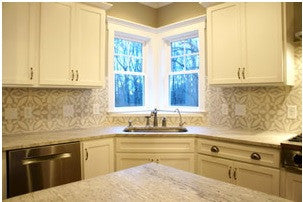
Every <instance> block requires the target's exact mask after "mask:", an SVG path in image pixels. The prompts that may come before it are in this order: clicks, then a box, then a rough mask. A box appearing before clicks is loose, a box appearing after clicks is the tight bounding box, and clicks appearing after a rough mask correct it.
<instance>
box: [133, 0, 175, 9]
mask: <svg viewBox="0 0 303 202" xmlns="http://www.w3.org/2000/svg"><path fill="white" fill-rule="evenodd" d="M138 3H140V4H143V5H145V6H148V7H151V8H154V9H158V8H161V7H163V6H166V5H169V4H172V3H173V2H138Z"/></svg>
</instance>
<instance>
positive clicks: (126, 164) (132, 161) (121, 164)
mask: <svg viewBox="0 0 303 202" xmlns="http://www.w3.org/2000/svg"><path fill="white" fill-rule="evenodd" d="M153 159H156V158H155V156H154V155H153V154H151V153H145V154H134V153H116V170H123V169H126V168H131V167H135V166H139V165H143V164H146V163H151V162H152V161H153Z"/></svg>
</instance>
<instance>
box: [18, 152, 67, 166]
mask: <svg viewBox="0 0 303 202" xmlns="http://www.w3.org/2000/svg"><path fill="white" fill-rule="evenodd" d="M71 156H72V154H71V153H62V154H51V155H46V156H39V157H34V158H27V159H24V160H22V165H31V164H35V163H42V162H45V161H54V160H59V159H66V158H70V157H71Z"/></svg>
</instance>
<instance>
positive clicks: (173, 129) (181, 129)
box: [123, 126, 187, 133]
mask: <svg viewBox="0 0 303 202" xmlns="http://www.w3.org/2000/svg"><path fill="white" fill-rule="evenodd" d="M123 131H124V132H178V133H184V132H187V128H185V127H133V126H131V127H126V128H124V130H123Z"/></svg>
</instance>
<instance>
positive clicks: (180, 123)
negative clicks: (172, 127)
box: [175, 108, 185, 127]
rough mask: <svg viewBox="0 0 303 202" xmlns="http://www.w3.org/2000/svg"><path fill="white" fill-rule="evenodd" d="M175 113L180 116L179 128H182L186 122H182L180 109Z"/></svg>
mask: <svg viewBox="0 0 303 202" xmlns="http://www.w3.org/2000/svg"><path fill="white" fill-rule="evenodd" d="M175 112H177V113H178V114H179V126H180V127H182V126H183V125H184V124H185V122H183V121H182V116H181V112H180V110H179V109H178V108H177V109H175Z"/></svg>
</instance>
